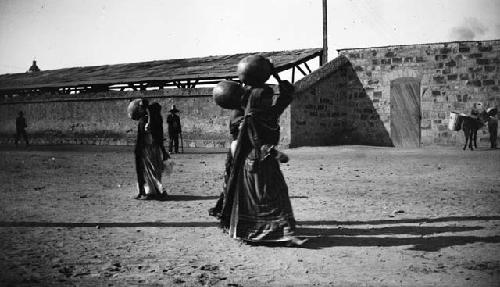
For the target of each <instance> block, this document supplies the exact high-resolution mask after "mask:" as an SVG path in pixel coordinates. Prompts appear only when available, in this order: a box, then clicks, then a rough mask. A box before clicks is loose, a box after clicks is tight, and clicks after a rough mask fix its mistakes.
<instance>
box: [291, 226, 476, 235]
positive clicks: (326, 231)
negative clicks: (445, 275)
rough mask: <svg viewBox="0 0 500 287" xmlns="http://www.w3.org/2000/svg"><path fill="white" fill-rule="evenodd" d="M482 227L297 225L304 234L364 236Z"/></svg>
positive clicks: (458, 230) (424, 232) (455, 230)
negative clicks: (341, 226)
mask: <svg viewBox="0 0 500 287" xmlns="http://www.w3.org/2000/svg"><path fill="white" fill-rule="evenodd" d="M480 229H483V227H481V226H387V227H379V228H371V227H368V228H308V227H299V228H297V233H298V234H300V235H304V236H319V237H322V236H366V235H394V234H409V235H421V236H424V235H430V234H438V233H447V232H464V231H473V230H480Z"/></svg>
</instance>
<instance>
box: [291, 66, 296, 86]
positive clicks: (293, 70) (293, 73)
mask: <svg viewBox="0 0 500 287" xmlns="http://www.w3.org/2000/svg"><path fill="white" fill-rule="evenodd" d="M293 83H295V66H293V68H292V84H293Z"/></svg>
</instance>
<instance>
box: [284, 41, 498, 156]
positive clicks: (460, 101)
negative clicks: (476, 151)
mask: <svg viewBox="0 0 500 287" xmlns="http://www.w3.org/2000/svg"><path fill="white" fill-rule="evenodd" d="M339 55H340V56H339V58H337V59H335V60H333V61H331V62H330V63H328V64H326V65H325V66H323V67H321V68H320V69H318V70H317V71H315V72H313V73H312V74H310V75H308V76H307V77H305V78H304V79H302V80H301V81H299V82H297V83H296V85H297V87H298V91H299V92H298V93H297V98H298V99H299V100H298V101H295V102H294V104H293V105H292V109H291V126H292V127H291V130H292V136H291V145H292V146H294V145H323V144H345V143H348V144H374V145H391V142H390V134H391V133H390V129H391V123H390V112H391V103H390V99H391V96H390V92H391V90H390V89H391V88H390V86H391V81H392V80H395V79H398V78H404V77H412V78H417V79H419V80H420V105H421V106H420V113H421V115H420V118H421V120H420V141H421V144H422V145H433V144H440V145H441V144H443V145H457V144H463V142H464V136H463V133H462V132H461V131H459V132H456V131H449V130H448V129H447V124H448V120H449V115H450V112H459V113H465V114H470V111H471V109H472V107H473V105H474V103H477V104H479V106H480V107H482V108H484V109H486V108H488V107H493V106H500V82H499V81H500V40H493V41H473V42H472V41H467V42H449V43H435V44H421V45H407V46H387V47H377V48H362V49H342V50H339ZM488 137H489V135H488V131H487V128H482V129H481V130H480V131H479V132H478V141H479V142H483V143H484V142H488ZM484 145H486V143H484Z"/></svg>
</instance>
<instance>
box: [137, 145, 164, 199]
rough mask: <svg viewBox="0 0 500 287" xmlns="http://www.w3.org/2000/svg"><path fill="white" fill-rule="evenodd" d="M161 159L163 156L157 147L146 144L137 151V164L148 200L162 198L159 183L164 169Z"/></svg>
mask: <svg viewBox="0 0 500 287" xmlns="http://www.w3.org/2000/svg"><path fill="white" fill-rule="evenodd" d="M162 159H163V154H162V150H161V146H159V145H155V144H147V145H145V146H144V147H142V148H141V149H140V150H139V157H138V162H137V164H138V165H140V166H141V167H142V168H141V169H142V177H143V179H144V185H143V188H144V192H145V194H146V196H147V197H148V198H160V197H162V196H164V194H163V186H162V183H161V175H162V172H163V168H164V166H163V160H162ZM139 176H141V175H139ZM139 188H140V187H139Z"/></svg>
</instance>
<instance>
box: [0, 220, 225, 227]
mask: <svg viewBox="0 0 500 287" xmlns="http://www.w3.org/2000/svg"><path fill="white" fill-rule="evenodd" d="M218 226H219V223H218V222H196V221H193V222H185V221H183V222H160V221H143V222H37V221H13V222H8V221H0V227H64V228H79V227H83V228H85V227H91V228H96V227H99V228H115V227H119V228H130V227H218Z"/></svg>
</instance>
